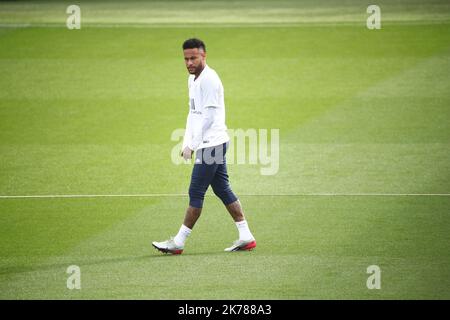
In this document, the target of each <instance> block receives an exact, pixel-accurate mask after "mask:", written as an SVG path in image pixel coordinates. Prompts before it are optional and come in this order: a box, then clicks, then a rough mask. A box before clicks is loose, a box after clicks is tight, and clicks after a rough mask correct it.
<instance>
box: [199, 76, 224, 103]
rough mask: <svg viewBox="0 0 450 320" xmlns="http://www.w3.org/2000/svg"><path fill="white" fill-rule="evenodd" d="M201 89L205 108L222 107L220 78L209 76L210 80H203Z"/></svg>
mask: <svg viewBox="0 0 450 320" xmlns="http://www.w3.org/2000/svg"><path fill="white" fill-rule="evenodd" d="M205 80H206V79H205ZM200 89H201V91H202V103H203V108H208V107H216V108H218V107H220V101H219V95H220V80H219V79H218V78H215V77H211V78H208V81H203V82H202V83H201V87H200Z"/></svg>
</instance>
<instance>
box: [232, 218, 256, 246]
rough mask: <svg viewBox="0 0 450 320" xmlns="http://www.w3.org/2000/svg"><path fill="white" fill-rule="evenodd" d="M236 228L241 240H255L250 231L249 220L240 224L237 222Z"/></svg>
mask: <svg viewBox="0 0 450 320" xmlns="http://www.w3.org/2000/svg"><path fill="white" fill-rule="evenodd" d="M236 227H237V228H238V231H239V240H244V241H246V240H250V239H253V235H252V233H251V232H250V229H249V227H248V224H247V220H242V221H239V222H236Z"/></svg>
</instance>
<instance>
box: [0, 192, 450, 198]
mask: <svg viewBox="0 0 450 320" xmlns="http://www.w3.org/2000/svg"><path fill="white" fill-rule="evenodd" d="M187 196H189V195H188V194H183V193H147V194H48V195H47V194H46V195H0V199H26V198H151V197H187ZM206 196H214V195H213V194H206ZM239 196H243V197H427V196H429V197H449V196H450V193H297V194H239Z"/></svg>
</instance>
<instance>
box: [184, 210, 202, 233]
mask: <svg viewBox="0 0 450 320" xmlns="http://www.w3.org/2000/svg"><path fill="white" fill-rule="evenodd" d="M201 213H202V208H194V207H191V206H189V207H188V208H187V210H186V215H185V216H184V223H183V224H184V225H185V226H186V227H188V228H189V229H192V228H194V225H195V223H196V222H197V220H198V218H199V217H200V214H201Z"/></svg>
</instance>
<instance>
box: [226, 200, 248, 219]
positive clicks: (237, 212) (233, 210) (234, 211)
mask: <svg viewBox="0 0 450 320" xmlns="http://www.w3.org/2000/svg"><path fill="white" fill-rule="evenodd" d="M225 207H226V208H227V210H228V212H229V213H230V215H231V217H232V218H233V220H234V221H235V222H239V221H243V220H245V216H244V212H243V211H242V206H241V203H240V202H239V200H236V201H235V202H233V203H230V204H229V205H226V206H225Z"/></svg>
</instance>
